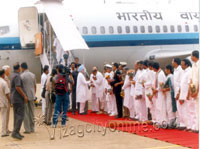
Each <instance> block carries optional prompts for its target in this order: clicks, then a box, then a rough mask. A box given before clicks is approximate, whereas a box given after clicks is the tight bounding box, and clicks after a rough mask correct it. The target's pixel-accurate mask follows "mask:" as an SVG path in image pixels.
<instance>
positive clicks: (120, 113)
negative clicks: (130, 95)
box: [115, 92, 123, 118]
mask: <svg viewBox="0 0 200 149" xmlns="http://www.w3.org/2000/svg"><path fill="white" fill-rule="evenodd" d="M115 98H116V103H117V112H118V117H119V118H121V117H123V100H122V97H121V95H120V92H119V93H118V92H117V93H115Z"/></svg>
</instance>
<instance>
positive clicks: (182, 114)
mask: <svg viewBox="0 0 200 149" xmlns="http://www.w3.org/2000/svg"><path fill="white" fill-rule="evenodd" d="M177 107H178V110H179V111H178V113H179V126H180V127H186V125H187V102H186V101H184V103H183V104H182V105H181V104H180V102H179V100H178V102H177Z"/></svg>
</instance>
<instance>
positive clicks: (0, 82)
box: [0, 70, 10, 137]
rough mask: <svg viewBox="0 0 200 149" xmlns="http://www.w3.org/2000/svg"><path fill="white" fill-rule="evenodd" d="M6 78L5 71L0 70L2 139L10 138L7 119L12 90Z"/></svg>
mask: <svg viewBox="0 0 200 149" xmlns="http://www.w3.org/2000/svg"><path fill="white" fill-rule="evenodd" d="M4 78H5V71H4V70H0V115H1V119H2V128H1V137H6V136H9V134H8V126H7V118H9V117H8V116H7V115H8V112H7V111H8V107H9V106H8V105H9V104H10V97H9V94H10V89H9V88H8V85H7V83H6V81H5V80H4Z"/></svg>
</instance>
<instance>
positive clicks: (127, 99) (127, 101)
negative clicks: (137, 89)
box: [122, 74, 134, 119]
mask: <svg viewBox="0 0 200 149" xmlns="http://www.w3.org/2000/svg"><path fill="white" fill-rule="evenodd" d="M131 81H132V80H130V78H129V76H128V74H127V75H126V77H125V81H124V85H123V86H122V89H123V90H124V103H123V104H124V106H125V107H126V108H128V109H129V113H130V118H132V119H133V118H134V104H133V100H132V98H133V97H132V96H131V93H130V92H131Z"/></svg>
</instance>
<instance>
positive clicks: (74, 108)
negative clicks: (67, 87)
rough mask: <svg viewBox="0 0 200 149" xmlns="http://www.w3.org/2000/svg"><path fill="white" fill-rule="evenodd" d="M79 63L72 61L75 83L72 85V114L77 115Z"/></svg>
mask: <svg viewBox="0 0 200 149" xmlns="http://www.w3.org/2000/svg"><path fill="white" fill-rule="evenodd" d="M77 67H78V65H77V64H76V63H75V62H72V64H71V69H72V77H73V79H74V84H73V85H72V114H73V115H75V112H76V83H77V77H78V71H77Z"/></svg>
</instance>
